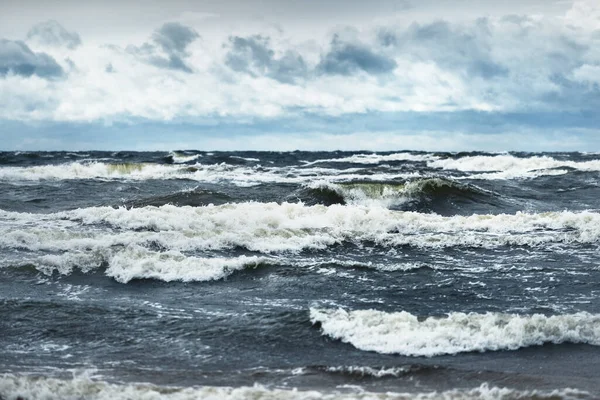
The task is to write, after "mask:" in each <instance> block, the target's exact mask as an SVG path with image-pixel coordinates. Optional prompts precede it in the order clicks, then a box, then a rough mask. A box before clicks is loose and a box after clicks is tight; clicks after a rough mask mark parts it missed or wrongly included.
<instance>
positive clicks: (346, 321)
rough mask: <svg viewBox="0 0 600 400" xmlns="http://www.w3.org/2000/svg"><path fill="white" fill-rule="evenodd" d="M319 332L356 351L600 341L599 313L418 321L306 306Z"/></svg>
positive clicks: (437, 351) (431, 351) (446, 350)
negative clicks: (319, 327) (319, 329)
mask: <svg viewBox="0 0 600 400" xmlns="http://www.w3.org/2000/svg"><path fill="white" fill-rule="evenodd" d="M310 319H311V321H312V322H313V324H315V323H319V324H320V325H321V329H322V330H323V334H325V335H327V336H330V337H332V338H334V339H339V340H341V341H343V342H346V343H350V344H352V345H353V346H354V347H356V348H358V349H360V350H366V351H375V352H378V353H384V354H401V355H405V356H425V357H432V356H437V355H443V354H457V353H462V352H472V351H480V352H484V351H494V350H516V349H519V348H522V347H528V346H534V345H541V344H544V343H563V342H570V343H587V344H591V345H596V346H598V345H600V315H594V314H589V313H585V312H580V313H576V314H566V315H555V316H549V317H548V316H544V315H541V314H534V315H517V314H501V313H492V312H489V313H486V314H476V313H469V314H465V313H460V312H454V313H450V314H448V315H447V316H446V317H428V318H426V319H419V318H417V316H415V315H412V314H410V313H408V312H405V311H402V312H393V313H386V312H382V311H376V310H356V311H346V310H343V309H317V308H311V309H310Z"/></svg>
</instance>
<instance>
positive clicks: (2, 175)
mask: <svg viewBox="0 0 600 400" xmlns="http://www.w3.org/2000/svg"><path fill="white" fill-rule="evenodd" d="M357 172H358V170H357V169H349V170H337V169H331V168H329V169H328V168H319V167H315V168H297V167H269V168H266V167H261V166H245V165H231V164H226V163H220V164H198V163H196V164H181V165H180V164H157V163H105V162H100V161H76V162H70V163H66V164H58V165H41V166H32V167H0V180H5V181H40V180H72V179H102V180H113V179H121V180H146V179H188V180H195V181H200V182H210V183H222V182H229V183H232V184H234V185H237V186H241V187H244V186H254V185H259V184H261V183H306V182H310V181H313V180H314V179H315V178H316V177H318V178H319V179H331V180H337V181H348V180H355V179H364V178H365V175H362V174H359V173H357ZM414 176H418V174H415V173H410V174H398V173H391V172H390V173H378V174H376V175H369V179H371V180H377V181H381V180H391V179H395V178H398V177H406V178H408V177H414Z"/></svg>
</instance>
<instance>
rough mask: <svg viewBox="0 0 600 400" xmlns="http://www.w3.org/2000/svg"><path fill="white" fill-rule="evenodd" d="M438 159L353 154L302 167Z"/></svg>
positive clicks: (430, 158) (428, 156)
mask: <svg viewBox="0 0 600 400" xmlns="http://www.w3.org/2000/svg"><path fill="white" fill-rule="evenodd" d="M437 159H439V157H438V156H436V155H433V154H414V153H408V152H404V153H394V154H377V153H371V154H354V155H352V156H348V157H340V158H327V159H322V160H316V161H312V162H306V163H305V164H304V165H305V166H308V165H313V164H319V163H351V164H379V163H382V162H393V161H412V162H423V161H432V160H437Z"/></svg>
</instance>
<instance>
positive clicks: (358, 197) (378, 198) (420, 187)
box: [307, 178, 499, 209]
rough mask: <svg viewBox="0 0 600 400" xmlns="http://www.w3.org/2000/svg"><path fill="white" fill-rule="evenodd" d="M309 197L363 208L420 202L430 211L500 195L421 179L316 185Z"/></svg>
mask: <svg viewBox="0 0 600 400" xmlns="http://www.w3.org/2000/svg"><path fill="white" fill-rule="evenodd" d="M307 187H308V191H309V193H308V194H309V195H310V196H312V199H314V200H317V202H320V203H324V204H325V205H331V204H351V205H364V206H382V207H387V208H392V207H398V206H402V205H404V204H408V203H410V204H414V203H421V207H420V208H421V209H427V206H428V205H429V207H431V205H432V204H433V203H436V202H449V201H461V200H462V201H482V200H485V201H486V202H489V201H490V199H494V198H495V197H498V196H499V195H497V194H495V193H492V192H489V191H487V190H484V189H481V188H478V187H477V186H474V185H469V184H463V183H460V182H457V181H454V180H451V179H445V178H421V179H414V180H409V181H406V182H403V183H399V182H360V181H359V182H341V183H333V182H327V181H320V182H314V183H310V184H308V185H307Z"/></svg>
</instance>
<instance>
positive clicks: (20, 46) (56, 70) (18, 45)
mask: <svg viewBox="0 0 600 400" xmlns="http://www.w3.org/2000/svg"><path fill="white" fill-rule="evenodd" d="M8 74H14V75H20V76H25V77H28V76H32V75H37V76H39V77H41V78H56V77H60V76H62V75H63V74H64V71H63V69H62V67H61V66H60V65H59V64H58V63H57V62H56V60H55V59H54V58H52V57H51V56H50V55H48V54H46V53H35V52H33V51H32V50H31V49H30V48H29V47H28V46H27V45H26V44H25V43H24V42H22V41H18V40H17V41H13V40H7V39H0V76H6V75H8Z"/></svg>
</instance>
